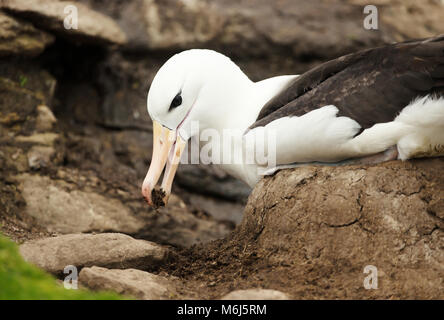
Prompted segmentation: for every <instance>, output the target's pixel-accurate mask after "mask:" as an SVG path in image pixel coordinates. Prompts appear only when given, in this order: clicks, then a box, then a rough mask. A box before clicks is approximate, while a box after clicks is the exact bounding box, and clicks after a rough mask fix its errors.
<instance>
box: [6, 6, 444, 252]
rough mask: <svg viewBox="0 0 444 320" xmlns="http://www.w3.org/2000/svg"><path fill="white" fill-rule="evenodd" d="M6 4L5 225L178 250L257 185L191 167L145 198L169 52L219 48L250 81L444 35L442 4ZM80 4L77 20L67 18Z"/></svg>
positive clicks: (236, 212) (219, 232)
mask: <svg viewBox="0 0 444 320" xmlns="http://www.w3.org/2000/svg"><path fill="white" fill-rule="evenodd" d="M367 2H369V1H368V0H311V1H305V0H276V1H269V0H218V1H207V0H109V1H104V0H79V1H56V0H23V1H19V0H16V1H14V0H2V1H0V4H1V5H0V6H1V10H0V193H1V197H0V210H1V216H0V223H1V227H0V228H1V231H2V232H3V233H5V234H6V235H8V236H9V237H11V238H12V239H13V240H15V241H18V242H22V241H25V240H27V239H34V238H39V237H43V236H45V235H51V234H66V233H78V232H101V231H113V232H122V233H126V234H130V235H132V236H134V237H137V238H142V239H147V240H152V241H156V242H158V243H162V244H170V245H173V246H179V247H181V246H190V245H192V244H194V243H198V242H207V241H210V240H213V239H217V238H220V237H223V236H225V235H227V234H228V233H229V232H230V231H231V230H232V229H233V228H234V227H235V226H236V224H238V223H239V222H240V220H241V219H242V209H243V205H244V203H245V201H246V199H247V197H248V194H249V192H250V190H249V188H248V187H247V186H246V185H244V184H243V183H241V182H238V181H236V180H234V179H232V178H230V177H229V176H227V175H226V174H225V173H223V172H221V171H219V170H217V169H216V168H214V167H212V166H200V165H184V166H181V167H180V169H179V172H178V174H177V177H176V180H175V185H174V189H173V192H174V196H173V197H172V199H171V200H170V204H169V206H168V207H167V208H163V209H160V210H159V211H154V210H152V209H150V208H148V206H147V205H146V203H144V201H143V200H142V198H141V196H140V185H141V182H142V179H143V178H144V176H145V174H146V171H147V169H148V166H149V161H150V158H151V148H152V134H151V120H150V119H149V117H148V114H147V111H146V96H147V92H148V89H149V86H150V83H151V81H152V79H153V77H154V75H155V73H156V71H157V70H158V68H159V67H160V66H161V65H162V64H163V63H164V62H165V61H166V60H167V59H168V58H169V57H171V56H172V55H173V54H174V53H177V52H180V51H182V50H186V49H189V48H210V49H214V50H218V51H220V52H222V53H224V54H226V55H228V56H230V57H231V58H232V59H233V60H234V61H235V62H236V63H237V64H238V65H239V66H240V67H241V68H242V69H243V70H244V72H246V74H247V75H248V76H249V77H250V78H251V79H252V80H261V79H264V78H267V77H271V76H275V75H280V74H299V73H303V72H304V71H306V70H308V69H310V68H312V67H314V66H316V65H318V64H319V63H321V62H324V61H327V60H329V59H332V58H336V57H338V56H341V55H344V54H347V53H350V52H354V51H357V50H361V49H364V48H369V47H373V46H378V45H382V44H385V43H391V42H395V41H403V40H407V39H413V38H423V37H429V36H433V35H437V34H442V33H444V1H442V0H420V1H417V0H373V1H371V4H373V5H376V6H377V8H378V15H379V28H378V30H366V29H365V28H364V27H363V21H364V18H365V16H366V15H365V14H364V13H363V9H364V6H365V5H367V4H368V3H367ZM68 5H75V7H76V9H77V13H78V29H66V28H65V27H64V21H65V19H66V18H67V16H68V14H69V13H70V12H68V13H67V12H66V11H64V10H65V8H66V6H68Z"/></svg>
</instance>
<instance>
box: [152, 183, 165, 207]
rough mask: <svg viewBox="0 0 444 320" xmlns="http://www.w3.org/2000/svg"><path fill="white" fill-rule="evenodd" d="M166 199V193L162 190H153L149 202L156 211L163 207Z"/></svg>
mask: <svg viewBox="0 0 444 320" xmlns="http://www.w3.org/2000/svg"><path fill="white" fill-rule="evenodd" d="M165 198H166V192H165V191H163V189H158V188H154V189H153V191H151V201H152V203H153V205H152V206H153V208H154V209H158V208H160V207H165V205H166V203H165V201H164V199H165Z"/></svg>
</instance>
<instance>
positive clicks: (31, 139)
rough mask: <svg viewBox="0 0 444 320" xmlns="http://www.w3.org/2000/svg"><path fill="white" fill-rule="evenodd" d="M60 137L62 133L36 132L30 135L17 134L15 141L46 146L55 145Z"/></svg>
mask: <svg viewBox="0 0 444 320" xmlns="http://www.w3.org/2000/svg"><path fill="white" fill-rule="evenodd" d="M58 139H60V135H59V134H57V133H53V132H46V133H36V134H33V135H30V136H16V137H15V139H14V140H15V141H16V142H19V143H32V144H39V145H44V146H53V145H54V143H55V142H56V141H57V140H58Z"/></svg>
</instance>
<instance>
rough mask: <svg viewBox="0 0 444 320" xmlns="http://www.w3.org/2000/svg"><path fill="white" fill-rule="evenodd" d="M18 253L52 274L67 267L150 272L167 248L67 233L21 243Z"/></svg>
mask: <svg viewBox="0 0 444 320" xmlns="http://www.w3.org/2000/svg"><path fill="white" fill-rule="evenodd" d="M20 253H21V255H22V256H23V257H24V258H25V260H26V261H28V262H31V263H33V264H34V265H36V266H38V267H39V268H41V269H44V270H46V271H48V272H50V273H53V274H63V270H64V268H65V267H66V266H68V265H73V266H75V267H77V269H78V270H79V271H80V269H82V268H84V267H91V266H102V267H108V268H118V269H126V268H137V269H142V270H150V269H152V268H153V267H155V266H157V265H158V264H159V263H162V262H164V261H165V260H166V259H167V257H168V251H167V249H165V248H163V247H161V246H159V245H157V244H155V243H153V242H149V241H144V240H136V239H134V238H131V237H130V236H127V235H124V234H120V233H102V234H68V235H62V236H57V237H52V238H44V239H39V240H32V241H28V242H25V243H24V244H23V245H21V246H20Z"/></svg>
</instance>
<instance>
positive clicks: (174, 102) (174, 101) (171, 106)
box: [168, 90, 182, 111]
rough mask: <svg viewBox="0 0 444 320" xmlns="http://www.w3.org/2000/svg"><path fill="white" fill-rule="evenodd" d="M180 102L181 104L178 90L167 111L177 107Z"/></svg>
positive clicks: (180, 95)
mask: <svg viewBox="0 0 444 320" xmlns="http://www.w3.org/2000/svg"><path fill="white" fill-rule="evenodd" d="M181 104H182V90H180V91H179V93H178V94H176V96H175V97H174V98H173V100H172V101H171V104H170V108H169V109H168V111H171V110H172V109H174V108H177V107H178V106H180V105H181Z"/></svg>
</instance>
